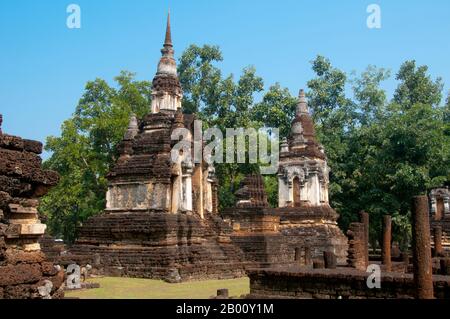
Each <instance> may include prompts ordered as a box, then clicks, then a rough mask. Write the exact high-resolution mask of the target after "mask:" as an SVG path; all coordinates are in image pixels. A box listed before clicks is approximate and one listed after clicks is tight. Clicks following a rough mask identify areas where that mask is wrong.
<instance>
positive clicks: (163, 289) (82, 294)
mask: <svg viewBox="0 0 450 319" xmlns="http://www.w3.org/2000/svg"><path fill="white" fill-rule="evenodd" d="M90 281H92V282H98V283H100V288H98V289H87V290H79V291H71V292H66V296H67V297H78V298H81V299H207V298H209V297H211V296H215V295H216V292H217V289H221V288H228V289H229V293H230V296H234V297H239V296H241V295H244V294H248V293H249V279H248V278H239V279H230V280H206V281H194V282H185V283H180V284H169V283H166V282H164V281H160V280H150V279H138V278H113V277H104V278H95V279H90Z"/></svg>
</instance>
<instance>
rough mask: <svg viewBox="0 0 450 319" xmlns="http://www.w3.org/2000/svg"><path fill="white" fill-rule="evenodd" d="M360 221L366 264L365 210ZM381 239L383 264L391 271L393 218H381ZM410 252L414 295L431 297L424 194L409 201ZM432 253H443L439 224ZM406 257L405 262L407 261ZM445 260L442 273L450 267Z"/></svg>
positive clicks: (427, 214)
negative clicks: (410, 212) (410, 223)
mask: <svg viewBox="0 0 450 319" xmlns="http://www.w3.org/2000/svg"><path fill="white" fill-rule="evenodd" d="M360 223H361V224H362V225H363V229H364V236H363V238H362V239H364V243H363V246H364V247H363V251H364V254H363V259H364V264H365V266H367V265H368V264H369V249H368V245H369V215H368V214H367V213H366V212H361V213H360ZM382 226H383V227H382V229H383V240H382V252H381V254H382V264H383V265H384V268H385V271H387V272H389V271H392V260H391V242H392V217H391V216H384V217H383V225H382ZM412 235H413V243H412V252H413V269H414V283H415V286H416V297H417V298H418V299H432V298H433V268H432V261H433V260H432V249H431V235H430V220H429V205H428V197H427V196H416V197H414V198H413V200H412ZM433 237H434V250H433V252H434V256H436V257H441V256H443V247H442V227H440V226H436V227H434V228H433ZM405 256H407V255H405ZM408 262H409V257H408V258H407V260H406V261H405V263H406V264H407V263H408ZM449 264H450V261H449V260H448V259H443V260H441V270H443V272H444V273H447V271H448V270H449V269H447V268H450V267H449V266H450V265H449Z"/></svg>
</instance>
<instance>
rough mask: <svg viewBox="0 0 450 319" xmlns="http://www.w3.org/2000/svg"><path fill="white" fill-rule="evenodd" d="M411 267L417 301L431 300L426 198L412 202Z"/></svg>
mask: <svg viewBox="0 0 450 319" xmlns="http://www.w3.org/2000/svg"><path fill="white" fill-rule="evenodd" d="M412 226H413V231H412V235H413V245H412V251H413V267H414V284H415V286H416V298H417V299H433V269H432V259H431V239H430V220H429V210H428V198H427V196H416V197H414V198H413V200H412Z"/></svg>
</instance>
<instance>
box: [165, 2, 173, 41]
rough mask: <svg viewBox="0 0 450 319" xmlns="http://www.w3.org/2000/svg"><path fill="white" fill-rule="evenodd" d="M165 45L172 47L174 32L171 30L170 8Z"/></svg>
mask: <svg viewBox="0 0 450 319" xmlns="http://www.w3.org/2000/svg"><path fill="white" fill-rule="evenodd" d="M164 46H169V47H172V46H173V45H172V32H171V30H170V9H169V12H168V13H167V27H166V38H165V40H164Z"/></svg>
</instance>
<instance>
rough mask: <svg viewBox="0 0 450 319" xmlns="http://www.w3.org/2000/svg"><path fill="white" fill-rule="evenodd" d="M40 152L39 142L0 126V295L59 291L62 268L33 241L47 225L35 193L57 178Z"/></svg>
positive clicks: (57, 293)
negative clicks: (43, 162)
mask: <svg viewBox="0 0 450 319" xmlns="http://www.w3.org/2000/svg"><path fill="white" fill-rule="evenodd" d="M1 122H2V117H1V115H0V128H1ZM41 152H42V144H41V143H39V142H36V141H30V140H25V139H22V138H20V137H16V136H10V135H6V134H3V133H2V132H1V130H0V299H2V298H4V299H24V298H50V297H53V298H59V297H62V296H63V291H62V289H61V285H62V283H63V280H64V272H63V271H61V270H60V269H59V267H57V266H55V265H53V263H51V262H48V261H46V257H45V255H44V254H43V253H42V252H41V251H40V245H39V242H38V240H39V238H40V237H41V236H42V235H43V234H44V232H45V228H46V226H45V225H44V224H42V223H41V222H40V220H39V217H38V211H37V207H38V205H39V198H40V197H41V196H43V195H45V194H46V193H47V191H48V190H49V188H50V187H51V186H53V185H56V183H57V182H58V179H59V176H58V174H57V173H55V172H52V171H45V170H42V169H41V158H40V157H39V154H40V153H41Z"/></svg>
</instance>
